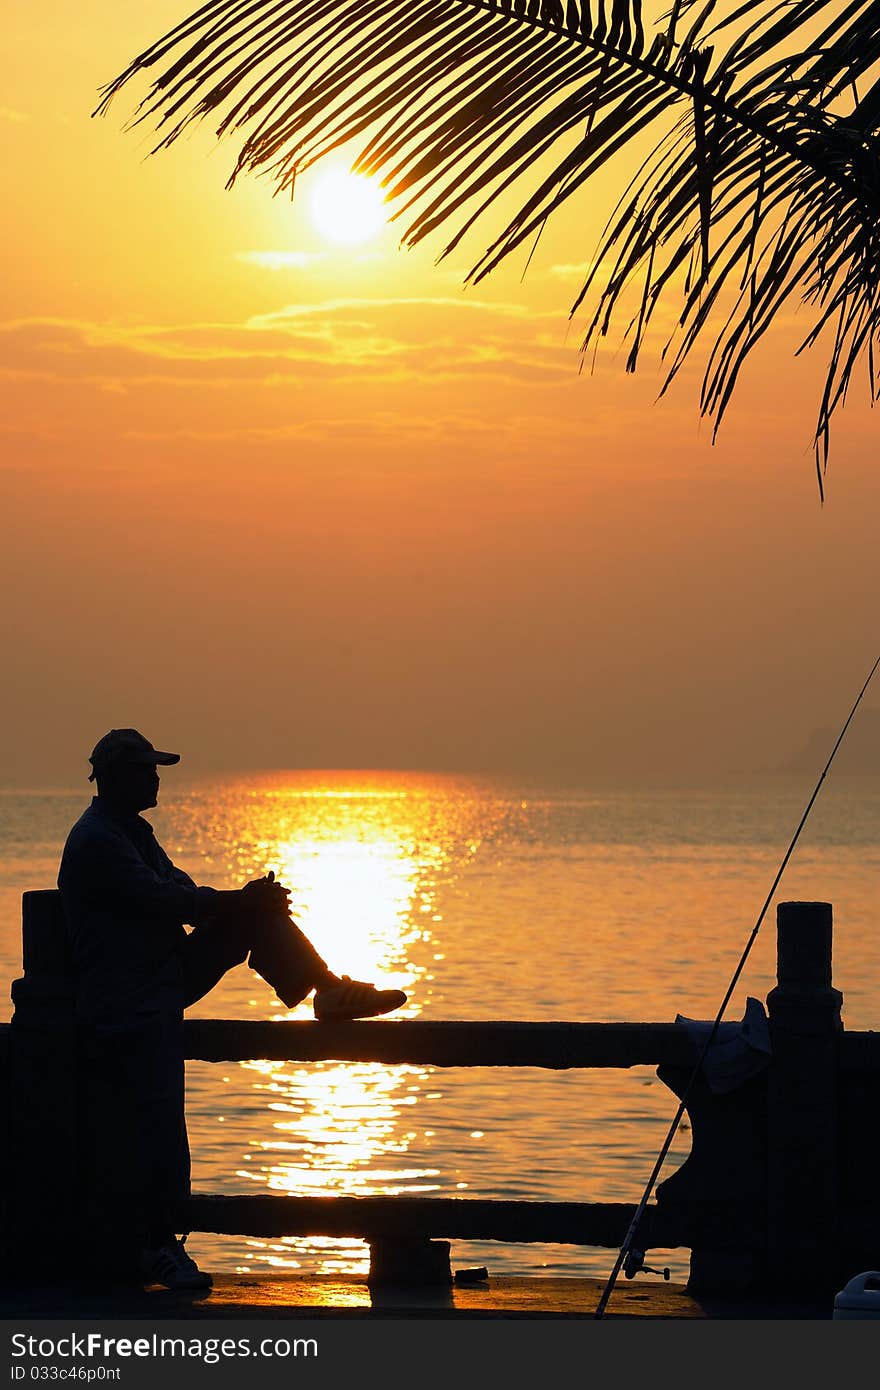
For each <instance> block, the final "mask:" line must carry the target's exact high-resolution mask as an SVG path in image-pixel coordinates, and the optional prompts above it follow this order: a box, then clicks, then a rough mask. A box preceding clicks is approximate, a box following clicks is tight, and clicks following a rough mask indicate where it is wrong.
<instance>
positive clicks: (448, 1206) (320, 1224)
mask: <svg viewBox="0 0 880 1390" xmlns="http://www.w3.org/2000/svg"><path fill="white" fill-rule="evenodd" d="M634 1211H635V1208H634V1207H633V1206H632V1205H630V1204H627V1203H615V1202H506V1201H490V1200H486V1199H482V1198H475V1197H470V1198H459V1197H286V1196H278V1195H275V1194H271V1193H260V1194H254V1195H247V1196H241V1197H221V1196H213V1195H195V1196H193V1197H190V1198H189V1200H188V1201H186V1202H184V1203H182V1204H181V1206H180V1208H179V1210H178V1212H177V1216H178V1220H179V1223H180V1226H179V1228H180V1229H181V1230H186V1231H206V1232H212V1233H214V1234H217V1235H250V1236H333V1237H343V1238H347V1239H354V1240H365V1241H373V1240H395V1239H398V1240H412V1239H414V1238H420V1239H432V1238H437V1237H439V1238H441V1239H446V1240H498V1241H507V1242H514V1243H516V1242H520V1241H522V1242H540V1243H545V1244H561V1245H596V1246H605V1247H608V1248H609V1249H615V1250H616V1249H619V1248H620V1246H621V1245H622V1244H623V1240H624V1238H625V1236H626V1232H627V1229H628V1227H629V1224H630V1222H631V1221H632V1218H633V1214H634ZM643 1231H644V1232H645V1234H646V1235H648V1236H649V1237H650V1240H649V1244H650V1245H651V1246H652V1247H654V1248H667V1249H668V1248H672V1247H675V1246H679V1245H685V1244H686V1243H687V1242H686V1240H685V1239H684V1232H683V1231H682V1229H681V1223H676V1222H674V1221H672V1220H670V1219H669V1218H668V1217H663V1215H662V1214H661V1213H660V1212H658V1211H657V1210H656V1209H655V1208H654V1207H648V1208H647V1210H646V1214H645V1224H644V1227H643Z"/></svg>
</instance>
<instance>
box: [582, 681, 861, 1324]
mask: <svg viewBox="0 0 880 1390" xmlns="http://www.w3.org/2000/svg"><path fill="white" fill-rule="evenodd" d="M878 666H880V656H878V657H877V660H876V661H875V662H874V665H873V666H872V667H871V669H870V671H869V672H868V677H867V680H866V681H865V684H864V685H863V686H862V688H861V690H860V691H859V693H858V696H857V698H856V702H855V704H854V705H853V707H852V709H851V710H850V712H849V714H848V716H847V719H846V723H845V724H844V726H843V728H842V729H841V731H840V733H839V734H838V735H837V742H836V743H835V745H834V747H833V748H832V750H831V754H830V756H829V758H828V761H827V763H826V764H825V766H824V768H823V769H822V776H821V777H820V778H819V780H818V782H817V783H816V786H815V788H814V789H813V795H812V796H811V797H810V799H809V801H808V802H807V804H806V807H805V809H804V813H803V815H802V816H801V818H800V821H799V823H798V828H797V830H796V831H795V832H794V835H793V836H792V838H791V844H790V845H789V847H788V849H787V850H786V851H785V856H784V858H783V860H782V863H781V864H780V866H779V869H778V870H777V873H776V877H775V878H774V880H773V883H772V884H771V886H770V892H769V893H768V894H767V897H766V898H765V899H764V906H763V907H762V908H761V911H760V912H759V913H758V920H757V922H756V923H755V925H754V926H753V927H752V932H751V935H750V936H749V939H748V941H747V942H746V945H745V949H744V951H743V953H742V955H741V956H740V958H739V964H738V965H737V967H736V969H735V970H734V972H733V976H732V977H731V981H730V984H729V985H728V986H727V989H726V991H725V994H724V998H723V999H722V1001H721V1005H720V1007H719V1009H718V1012H717V1014H716V1015H715V1019H714V1022H713V1024H712V1027H711V1028H710V1030H709V1033H708V1034H707V1036H706V1039H705V1041H704V1043H703V1046H702V1048H701V1050H700V1055H699V1057H698V1058H697V1063H696V1066H695V1067H694V1070H693V1072H692V1073H691V1077H690V1080H689V1081H688V1083H687V1085H686V1086H685V1088H684V1092H683V1094H682V1097H681V1100H680V1101H679V1103H678V1109H677V1110H676V1112H675V1115H674V1116H673V1119H672V1123H671V1124H670V1126H669V1130H668V1132H667V1135H666V1138H665V1139H664V1141H663V1145H662V1148H661V1149H660V1152H659V1154H658V1155H657V1159H656V1161H655V1163H654V1167H653V1168H652V1169H651V1176H650V1177H649V1178H648V1181H647V1183H646V1184H645V1190H644V1192H643V1193H642V1196H641V1200H640V1201H639V1204H638V1206H637V1207H636V1210H635V1213H634V1215H633V1218H632V1221H631V1222H630V1223H629V1228H628V1230H627V1233H626V1235H625V1237H624V1241H623V1244H622V1245H621V1247H620V1250H619V1251H618V1254H617V1259H616V1260H615V1262H614V1268H613V1269H612V1271H611V1273H610V1274H609V1276H608V1281H607V1283H606V1284H605V1287H604V1289H603V1290H602V1296H601V1298H600V1299H599V1302H598V1303H597V1305H596V1311H595V1313H594V1314H593V1317H594V1318H601V1317H602V1315H603V1313H604V1312H605V1309H606V1307H607V1304H608V1300H609V1298H610V1297H611V1294H612V1292H613V1290H614V1285H615V1284H616V1283H617V1276H618V1275H619V1274H620V1271H621V1269H623V1268H624V1266H626V1269H625V1273H626V1277H627V1278H628V1279H632V1278H633V1277H634V1276H635V1275H636V1274H638V1273H639V1272H640V1270H642V1269H644V1268H645V1264H644V1253H645V1252H644V1251H643V1250H640V1249H639V1248H638V1247H637V1246H636V1244H635V1240H636V1236H637V1235H638V1232H639V1228H640V1226H641V1224H642V1218H643V1216H644V1214H645V1207H646V1206H647V1205H648V1199H649V1197H650V1195H651V1192H652V1190H653V1187H654V1184H655V1182H656V1181H657V1178H658V1177H659V1175H660V1169H661V1168H662V1167H663V1164H664V1162H665V1160H666V1155H667V1154H668V1153H669V1149H670V1146H671V1144H672V1141H673V1139H674V1138H675V1132H676V1130H677V1129H678V1126H679V1124H680V1123H681V1119H682V1116H683V1115H684V1112H685V1109H686V1107H687V1102H688V1097H689V1096H690V1093H691V1089H692V1087H693V1085H694V1082H695V1081H696V1079H697V1077H698V1076H699V1074H700V1069H701V1067H702V1065H703V1062H704V1061H705V1059H706V1054H707V1052H708V1051H709V1048H710V1047H711V1046H712V1043H713V1041H714V1039H715V1035H716V1033H717V1032H718V1027H719V1025H720V1023H721V1019H722V1016H723V1014H724V1010H725V1009H726V1008H727V1005H728V1004H729V1003H730V998H731V995H732V994H733V991H734V989H735V988H736V984H737V981H738V980H739V977H740V975H741V974H742V972H743V967H744V966H745V963H746V960H747V959H748V955H749V952H750V951H751V949H752V946H753V945H754V943H755V938H756V937H757V935H758V932H759V931H760V929H761V923H762V922H763V920H764V918H765V916H766V914H767V909H768V907H769V906H770V903H771V901H772V898H773V894H774V893H775V892H776V889H777V888H778V887H779V880H780V879H781V878H782V875H783V873H784V872H785V868H786V865H787V864H788V861H789V859H790V858H791V856H792V854H793V853H794V847H795V845H796V844H797V842H798V839H799V837H800V833H801V831H802V830H803V828H804V826H805V825H806V822H807V816H808V815H809V814H810V811H811V810H812V809H813V802H814V801H815V800H816V797H817V796H818V795H819V789H820V787H821V786H822V783H823V782H824V781H825V776H826V774H827V772H828V769H829V768H830V766H831V764H832V763H833V761H834V755H835V754H836V752H837V750H838V748H839V747H840V745H841V743H842V742H843V736H844V734H845V733H846V731H847V729H848V728H849V726H850V723H851V722H852V718H853V715H854V714H855V712H856V710H857V709H858V707H859V705H860V704H861V702H862V696H863V695H864V693H865V691H866V690H867V689H868V686H869V685H870V684H871V677H872V676H873V674H874V672H875V671H876V670H877V667H878ZM652 1272H653V1271H652ZM668 1274H669V1271H668V1270H667V1271H665V1275H666V1277H668Z"/></svg>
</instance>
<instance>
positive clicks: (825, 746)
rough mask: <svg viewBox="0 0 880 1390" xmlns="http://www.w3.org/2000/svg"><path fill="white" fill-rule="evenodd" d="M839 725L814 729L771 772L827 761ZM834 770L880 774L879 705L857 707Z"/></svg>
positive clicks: (815, 767)
mask: <svg viewBox="0 0 880 1390" xmlns="http://www.w3.org/2000/svg"><path fill="white" fill-rule="evenodd" d="M840 727H841V726H838V728H836V729H833V728H831V727H830V726H828V727H826V726H823V727H821V728H817V729H814V730H813V732H812V733H811V734H810V736H809V738H808V739H807V741H806V742H805V743H804V744H803V745H802V746H801V747H800V748H799V749H798V750H797V752H795V753H793V754H792V755H791V756H790V757H789V758H787V759H785V760H784V761H783V762H780V763H777V764H776V765H775V766H773V767H771V768H769V769H768V771H771V772H797V773H801V772H815V774H816V776H817V777H818V776H819V774H820V773H821V771H822V769H823V767H824V766H825V764H826V763H827V761H828V758H829V755H830V753H831V750H832V748H833V747H834V743H835V740H836V739H837V737H838V735H839V733H840ZM833 766H834V771H835V773H842V774H844V775H845V776H854V777H878V776H880V709H858V710H857V711H856V715H855V718H854V719H853V722H852V724H851V725H850V726H849V728H848V729H847V731H846V736H845V737H844V740H843V742H842V744H841V745H840V748H839V749H838V751H837V754H836V756H835V758H834V764H833Z"/></svg>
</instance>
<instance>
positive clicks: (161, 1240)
mask: <svg viewBox="0 0 880 1390" xmlns="http://www.w3.org/2000/svg"><path fill="white" fill-rule="evenodd" d="M89 761H90V763H91V764H92V772H91V775H90V777H89V781H94V782H96V783H97V793H98V794H97V796H95V797H94V798H93V799H92V803H91V805H90V806H89V807H88V808H87V810H86V811H85V812H84V813H83V815H82V816H80V818H79V820H78V821H77V822H76V824H75V825H74V827H73V829H72V830H71V831H70V834H69V835H68V837H67V842H66V844H65V846H64V853H63V855H62V858H61V867H60V870H59V874H58V887H59V889H60V890H61V894H62V899H63V902H64V909H65V916H66V918H67V924H68V929H69V934H70V941H71V947H72V957H73V968H74V973H75V979H76V1009H77V1019H78V1022H79V1033H80V1050H81V1064H82V1074H83V1081H84V1085H83V1095H82V1097H81V1102H82V1105H81V1108H82V1112H83V1119H84V1125H83V1127H82V1128H83V1140H84V1143H83V1152H82V1158H83V1168H84V1175H83V1176H84V1181H85V1186H86V1199H87V1205H88V1211H89V1216H88V1221H89V1229H88V1232H87V1238H88V1239H89V1243H90V1245H91V1246H92V1255H93V1256H94V1249H95V1247H96V1246H97V1247H98V1248H100V1240H101V1238H102V1237H103V1239H104V1241H105V1242H106V1241H107V1239H108V1238H109V1239H110V1240H114V1239H115V1240H116V1241H117V1242H121V1243H122V1245H123V1246H124V1233H125V1231H126V1229H128V1230H133V1231H134V1236H133V1238H134V1240H135V1242H136V1245H137V1249H138V1252H139V1253H138V1259H139V1265H140V1274H141V1276H142V1277H143V1279H144V1280H145V1281H146V1282H155V1283H163V1284H165V1285H167V1287H169V1288H207V1287H209V1286H210V1284H211V1276H210V1275H209V1274H206V1273H203V1272H202V1271H201V1270H199V1268H198V1266H197V1265H196V1263H195V1261H194V1260H192V1259H191V1257H190V1256H189V1255H188V1254H187V1252H186V1250H185V1248H184V1244H183V1240H181V1239H178V1237H177V1235H176V1233H175V1231H174V1229H173V1212H174V1210H175V1208H176V1207H177V1205H178V1203H179V1202H180V1201H181V1200H182V1199H184V1198H186V1197H187V1196H188V1195H189V1180H190V1161H189V1146H188V1142H187V1135H186V1121H185V1115H184V1066H183V1031H182V1029H183V1010H184V1009H185V1008H186V1007H187V1005H189V1004H192V1003H194V1002H195V1001H196V1000H197V999H201V998H202V996H203V995H205V994H206V993H207V992H208V990H209V989H211V988H212V986H213V985H215V984H216V983H217V981H218V980H219V979H220V978H221V977H222V976H223V975H224V974H225V972H226V971H227V970H228V969H230V967H231V966H234V965H237V964H239V963H240V962H241V961H243V960H245V959H246V958H248V956H249V963H250V965H251V966H252V967H253V968H254V969H255V970H256V971H258V973H259V974H260V975H262V976H263V978H264V979H265V980H267V982H268V983H269V984H270V985H271V986H272V988H273V989H274V990H275V992H276V994H277V995H278V997H279V998H280V999H281V1000H282V1002H283V1003H284V1004H285V1005H287V1007H288V1008H292V1007H293V1006H294V1005H295V1004H298V1003H299V1002H300V1001H301V1000H302V999H304V998H306V996H307V995H308V994H310V993H311V992H312V991H313V990H314V991H315V995H314V1011H315V1016H316V1018H318V1019H323V1020H328V1019H352V1018H370V1017H374V1016H375V1015H377V1014H383V1013H387V1012H389V1010H391V1009H396V1008H399V1006H400V1005H401V1004H404V1003H405V1002H406V995H405V994H403V993H402V991H401V990H377V989H375V988H374V987H373V985H371V984H365V983H363V982H362V981H359V980H351V979H349V978H348V976H345V975H343V976H339V975H335V974H334V973H333V971H331V970H330V969H329V967H328V966H327V964H326V962H325V961H324V960H322V959H321V957H320V956H319V955H318V953H317V951H316V950H315V948H314V947H313V946H312V944H311V942H310V941H309V940H308V938H307V937H306V936H305V935H304V934H303V933H302V932H301V931H300V930H299V928H298V927H297V926H296V925H295V923H293V922H292V921H291V918H290V909H289V899H290V891H289V889H287V888H285V887H283V885H282V884H280V883H276V882H275V881H274V878H273V875H272V874H269V875H268V876H267V877H266V878H262V879H256V880H254V881H253V882H252V883H248V884H246V885H245V886H244V887H243V888H239V889H234V890H231V891H220V890H217V889H215V888H209V887H199V886H197V885H196V884H195V883H194V882H193V880H192V879H191V878H190V877H189V875H188V874H186V873H184V872H183V870H182V869H178V868H177V867H176V866H175V865H174V864H173V863H172V862H171V860H170V859H169V857H168V855H167V854H166V853H165V851H164V850H163V849H162V847H161V845H160V844H159V843H158V841H157V840H156V837H155V835H154V834H153V830H152V827H151V826H150V824H149V822H148V821H146V820H144V819H143V817H142V816H141V815H140V814H139V812H140V811H143V810H145V809H146V808H147V807H148V806H155V805H156V801H157V798H158V792H159V774H158V771H157V767H158V766H167V765H170V764H172V763H177V762H179V761H180V755H179V754H177V753H164V752H161V751H159V750H158V749H156V748H154V747H153V745H152V744H151V743H150V742H149V741H148V740H147V739H146V738H144V736H143V734H140V733H138V731H137V730H136V729H111V730H110V732H109V733H108V734H105V735H104V737H103V738H102V739H100V740H99V742H98V743H97V744H96V745H95V748H94V750H93V752H92V754H91V756H90V758H89ZM185 923H186V924H188V925H190V926H192V928H193V930H192V931H190V932H187V931H185V929H184V924H185ZM183 1239H184V1240H185V1236H184V1238H183ZM128 1255H129V1252H128V1251H125V1250H123V1251H122V1252H121V1256H120V1258H121V1262H122V1264H123V1265H125V1264H126V1263H127V1257H128ZM107 1260H108V1272H112V1269H113V1258H112V1256H110V1255H109V1253H108V1254H107ZM93 1262H94V1259H93Z"/></svg>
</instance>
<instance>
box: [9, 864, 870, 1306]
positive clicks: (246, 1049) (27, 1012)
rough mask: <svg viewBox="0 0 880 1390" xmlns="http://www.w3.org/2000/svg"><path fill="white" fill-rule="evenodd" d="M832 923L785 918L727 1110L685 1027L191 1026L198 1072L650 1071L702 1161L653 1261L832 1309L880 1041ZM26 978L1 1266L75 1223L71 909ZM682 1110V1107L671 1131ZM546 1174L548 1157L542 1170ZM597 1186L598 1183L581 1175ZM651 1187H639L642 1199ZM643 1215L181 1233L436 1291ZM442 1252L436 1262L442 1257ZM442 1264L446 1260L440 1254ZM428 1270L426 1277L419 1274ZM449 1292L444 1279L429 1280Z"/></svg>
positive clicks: (236, 1207)
mask: <svg viewBox="0 0 880 1390" xmlns="http://www.w3.org/2000/svg"><path fill="white" fill-rule="evenodd" d="M831 918H832V913H831V906H830V904H828V903H782V904H780V905H779V908H778V913H777V936H778V969H777V976H778V983H777V985H776V988H775V989H773V990H772V991H771V992H770V994H769V996H768V999H767V1009H768V1017H769V1031H770V1041H771V1053H770V1057H769V1061H768V1065H767V1066H766V1067H765V1068H764V1069H763V1070H761V1071H760V1072H758V1073H757V1074H754V1075H752V1076H750V1077H749V1079H748V1080H747V1081H745V1082H744V1083H743V1084H741V1085H739V1086H737V1087H736V1088H735V1089H733V1090H729V1091H726V1092H724V1093H722V1094H718V1093H716V1092H714V1091H713V1090H712V1089H711V1088H710V1086H709V1085H708V1084H707V1081H706V1079H705V1077H704V1076H703V1075H702V1074H700V1076H698V1077H697V1078H696V1079H694V1076H693V1073H694V1067H695V1065H696V1063H697V1060H698V1053H697V1049H696V1047H695V1045H694V1043H693V1041H692V1040H691V1037H690V1035H689V1033H688V1031H687V1030H686V1028H685V1027H684V1026H683V1025H677V1024H670V1023H576V1022H575V1023H530V1022H454V1023H448V1022H441V1021H433V1020H432V1021H413V1020H405V1019H404V1020H394V1021H388V1020H384V1021H376V1020H373V1021H369V1022H356V1023H346V1024H328V1023H317V1022H311V1021H303V1022H299V1021H296V1022H285V1023H265V1022H250V1021H248V1022H244V1021H239V1020H213V1019H210V1020H203V1019H199V1020H187V1021H186V1023H185V1025H184V1040H185V1052H186V1057H187V1059H190V1060H196V1059H198V1060H203V1061H211V1062H217V1061H224V1062H228V1061H243V1060H251V1059H269V1060H292V1061H300V1062H309V1061H330V1060H333V1061H359V1062H376V1063H382V1064H384V1065H388V1066H395V1065H406V1064H414V1065H422V1066H432V1067H523V1066H526V1067H538V1068H550V1069H567V1068H588V1067H589V1068H592V1067H603V1068H604V1067H612V1068H627V1067H633V1066H644V1065H649V1066H655V1067H657V1069H658V1076H659V1077H660V1079H661V1080H662V1081H663V1082H664V1083H665V1084H666V1085H667V1086H668V1087H669V1088H670V1090H671V1091H672V1092H673V1093H674V1094H676V1095H678V1096H681V1095H682V1094H683V1093H684V1088H685V1087H687V1088H688V1101H687V1111H688V1116H689V1119H690V1122H691V1129H692V1149H691V1154H690V1156H689V1157H688V1158H687V1159H686V1160H685V1162H684V1163H683V1164H682V1166H681V1167H680V1168H679V1169H678V1170H677V1171H675V1172H674V1173H673V1174H672V1175H671V1176H670V1177H669V1178H667V1179H666V1181H665V1182H661V1183H660V1184H659V1185H658V1187H657V1189H656V1193H655V1194H654V1197H655V1200H654V1201H652V1202H650V1203H649V1205H648V1207H647V1209H646V1212H645V1220H644V1224H643V1226H642V1228H641V1241H642V1244H643V1246H644V1248H646V1249H650V1248H671V1247H684V1248H688V1249H690V1252H691V1266H690V1268H691V1273H690V1282H689V1287H690V1288H691V1290H692V1291H694V1292H710V1291H711V1292H715V1293H724V1292H729V1293H741V1292H744V1291H747V1290H764V1291H767V1292H769V1293H771V1294H772V1293H773V1292H774V1291H779V1293H780V1294H781V1295H785V1294H788V1293H790V1292H791V1288H792V1286H793V1285H796V1286H797V1288H798V1289H799V1290H800V1291H801V1292H805V1291H807V1290H811V1291H816V1292H819V1291H823V1292H824V1291H827V1290H830V1289H835V1288H838V1287H839V1286H840V1283H841V1280H842V1279H843V1278H845V1277H848V1276H849V1275H851V1274H852V1273H853V1272H854V1271H857V1270H859V1269H862V1268H870V1267H873V1265H874V1264H875V1263H876V1260H877V1254H878V1250H880V1190H878V1189H880V1185H878V1183H877V1181H876V1174H875V1168H876V1154H877V1143H876V1140H877V1137H878V1136H877V1129H878V1124H880V1121H878V1118H877V1116H878V1106H877V1091H878V1083H880V1034H874V1033H864V1032H861V1033H846V1032H844V1030H843V1026H842V1023H841V1003H842V996H841V995H840V993H839V992H838V991H837V990H835V989H834V988H833V987H832V984H831V944H832V922H831ZM23 966H24V973H23V976H22V978H20V979H18V980H15V981H14V983H13V986H12V998H13V1002H14V1005H15V1012H14V1015H13V1020H12V1023H11V1024H7V1025H2V1026H0V1087H2V1088H5V1100H4V1102H3V1104H4V1110H5V1118H6V1131H7V1133H6V1142H5V1143H4V1144H3V1145H2V1150H0V1152H2V1158H0V1162H2V1163H3V1167H2V1168H0V1191H2V1196H3V1208H2V1229H3V1230H4V1232H5V1240H6V1243H7V1246H12V1247H15V1246H17V1245H19V1243H20V1241H21V1238H22V1237H23V1236H24V1234H25V1233H27V1241H28V1243H29V1245H30V1247H31V1248H37V1249H40V1250H41V1251H45V1250H47V1249H48V1250H55V1251H57V1252H59V1254H60V1255H61V1257H63V1251H64V1250H69V1249H70V1247H71V1239H72V1236H75V1232H76V1226H77V1218H78V1212H79V1191H80V1179H79V1175H78V1158H77V1154H78V1141H77V1113H78V1107H77V1084H78V1082H77V1075H78V1069H77V1029H76V1023H75V1012H74V1005H75V999H74V981H73V977H72V974H71V971H70V968H69V961H68V954H67V941H66V933H65V925H64V920H63V914H62V911H61V904H60V897H59V895H58V894H57V893H56V892H54V891H47V892H32V893H25V894H24V895H23ZM671 1113H672V1106H670V1115H671ZM535 1162H536V1165H538V1166H540V1154H536V1155H535ZM584 1180H585V1184H587V1183H588V1182H589V1174H588V1173H586V1174H585V1175H584ZM643 1180H644V1175H643V1174H642V1172H641V1171H638V1170H637V1169H636V1166H635V1164H634V1167H633V1191H634V1194H636V1195H641V1194H640V1190H639V1189H640V1184H641V1183H642V1182H643ZM634 1209H635V1204H634V1203H633V1204H626V1203H605V1202H543V1201H542V1202H537V1201H536V1202H528V1201H525V1202H523V1201H520V1202H509V1201H491V1200H478V1199H474V1198H420V1197H332V1198H329V1197H293V1196H275V1195H271V1194H261V1195H253V1194H249V1195H242V1196H237V1195H229V1196H209V1195H201V1196H200V1195H195V1196H193V1197H192V1198H190V1200H189V1201H188V1202H187V1203H186V1204H185V1205H184V1207H183V1208H182V1209H181V1211H180V1213H179V1217H180V1224H179V1228H180V1229H181V1230H194V1231H211V1232H218V1233H227V1234H233V1233H235V1234H245V1235H265V1236H282V1235H296V1236H345V1237H355V1238H360V1239H363V1240H366V1241H368V1242H369V1243H370V1246H371V1258H372V1264H371V1269H375V1270H376V1271H377V1272H378V1271H381V1270H385V1271H392V1272H393V1273H394V1274H395V1277H396V1276H399V1275H400V1272H401V1269H402V1268H403V1267H404V1265H405V1266H406V1267H407V1268H409V1269H410V1270H411V1271H415V1270H417V1269H419V1268H421V1269H422V1271H423V1272H424V1271H425V1270H428V1271H429V1274H428V1277H433V1276H432V1275H431V1273H430V1271H434V1275H436V1276H437V1277H443V1271H444V1270H446V1271H448V1253H447V1258H446V1260H445V1262H444V1260H443V1259H442V1257H441V1259H440V1261H439V1264H438V1262H437V1260H436V1258H434V1257H435V1255H436V1239H435V1238H437V1237H440V1238H442V1239H443V1240H444V1241H447V1240H451V1239H463V1240H499V1241H512V1242H513V1241H515V1242H520V1241H535V1242H541V1243H557V1242H558V1243H563V1244H575V1245H589V1246H601V1247H608V1248H614V1249H616V1248H619V1246H620V1245H621V1243H622V1242H623V1240H624V1237H625V1235H626V1232H627V1230H628V1227H629V1224H630V1221H631V1219H632V1216H633V1212H634ZM432 1246H433V1247H434V1249H433V1250H431V1248H430V1247H432ZM447 1252H448V1247H447ZM426 1255H427V1256H428V1257H429V1258H428V1259H427V1262H425V1256H426ZM438 1270H439V1271H440V1274H439V1275H438V1274H437V1271H438Z"/></svg>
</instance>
